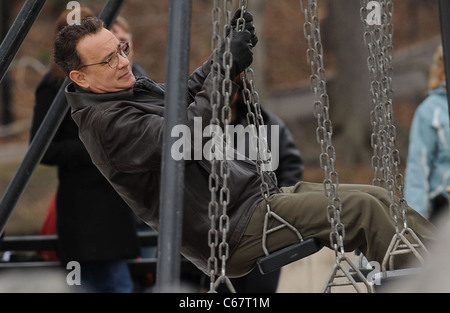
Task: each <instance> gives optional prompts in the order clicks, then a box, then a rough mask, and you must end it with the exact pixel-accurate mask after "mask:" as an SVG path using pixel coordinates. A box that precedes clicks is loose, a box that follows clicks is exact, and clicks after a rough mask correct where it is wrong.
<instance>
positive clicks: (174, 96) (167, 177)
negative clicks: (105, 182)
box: [156, 0, 192, 292]
mask: <svg viewBox="0 0 450 313" xmlns="http://www.w3.org/2000/svg"><path fill="white" fill-rule="evenodd" d="M191 13H192V1H191V0H172V1H171V2H170V7H169V19H170V20H169V38H168V40H169V42H168V49H167V54H168V60H167V81H166V83H167V92H166V99H165V126H164V147H163V163H162V179H161V195H160V200H161V206H160V217H159V219H160V226H159V235H158V263H157V271H156V289H157V291H158V292H179V291H180V289H179V288H180V287H181V286H180V267H181V265H180V262H181V255H180V249H181V237H182V219H183V200H184V196H183V195H184V191H183V185H184V161H183V160H180V161H176V160H175V159H174V158H173V157H172V155H171V147H172V145H173V144H174V143H175V141H176V138H172V137H171V131H172V129H173V127H174V126H176V125H181V124H183V123H185V122H184V121H185V120H186V107H187V103H186V102H187V100H186V99H187V78H188V71H189V50H190V28H191V26H190V23H191Z"/></svg>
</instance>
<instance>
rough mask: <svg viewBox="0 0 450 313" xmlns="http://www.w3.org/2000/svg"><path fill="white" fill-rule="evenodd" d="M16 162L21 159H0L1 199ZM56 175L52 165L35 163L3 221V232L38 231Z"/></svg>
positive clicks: (54, 185)
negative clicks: (8, 215)
mask: <svg viewBox="0 0 450 313" xmlns="http://www.w3.org/2000/svg"><path fill="white" fill-rule="evenodd" d="M20 162H21V160H20V161H13V162H5V163H0V194H1V197H2V198H1V199H2V200H3V197H4V195H5V193H6V189H7V188H8V186H9V185H10V183H11V181H12V179H13V177H14V175H15V174H16V171H17V169H18V168H19V165H20ZM56 175H57V174H56V168H55V167H49V166H43V165H39V166H38V167H37V168H36V170H35V171H34V172H33V174H32V176H31V178H30V180H29V182H28V184H27V186H26V187H25V189H24V191H23V193H22V194H21V196H20V198H19V199H18V201H17V203H16V205H15V207H14V209H13V211H12V213H11V215H10V218H9V220H8V221H7V223H6V226H5V235H32V234H37V233H39V230H40V228H41V226H42V223H43V221H44V219H45V216H46V215H47V210H48V206H49V204H50V201H51V198H52V196H53V194H54V193H55V191H56V188H57V176H56ZM7 209H8V210H9V209H10V208H7Z"/></svg>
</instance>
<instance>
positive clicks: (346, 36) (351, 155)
mask: <svg viewBox="0 0 450 313" xmlns="http://www.w3.org/2000/svg"><path fill="white" fill-rule="evenodd" d="M328 12H329V13H328V18H327V20H326V22H325V23H324V27H323V30H322V31H323V33H324V41H325V42H324V45H325V49H327V45H328V49H327V50H328V52H329V53H328V54H329V55H332V56H334V59H335V62H336V65H335V67H334V68H335V69H336V72H335V75H334V77H333V78H332V79H330V88H329V96H330V116H331V119H332V121H333V126H334V134H333V136H334V138H335V139H334V142H335V144H336V149H337V153H338V156H337V160H338V161H343V162H344V163H346V164H354V163H359V162H362V163H364V162H370V155H371V153H372V150H371V146H370V134H371V132H372V128H371V124H370V111H371V109H372V104H371V100H370V83H369V75H368V69H367V56H368V53H367V48H366V45H365V43H364V37H363V34H364V30H363V24H362V19H361V16H360V1H359V0H332V1H329V2H328ZM325 64H326V61H325Z"/></svg>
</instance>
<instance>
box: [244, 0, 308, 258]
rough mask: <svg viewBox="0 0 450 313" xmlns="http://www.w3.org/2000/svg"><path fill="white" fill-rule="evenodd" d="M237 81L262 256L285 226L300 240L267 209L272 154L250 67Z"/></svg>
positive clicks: (294, 231)
mask: <svg viewBox="0 0 450 313" xmlns="http://www.w3.org/2000/svg"><path fill="white" fill-rule="evenodd" d="M240 8H241V18H240V19H238V23H237V26H236V31H243V30H244V29H245V19H244V13H245V11H246V10H247V1H246V0H240ZM241 78H242V83H243V88H242V96H243V101H244V103H245V104H246V106H247V124H248V125H249V126H250V129H251V135H250V136H251V138H250V144H252V143H253V146H254V147H256V156H257V157H256V169H257V171H258V174H259V176H260V178H261V184H260V191H261V195H262V197H263V199H264V201H265V203H266V214H265V217H264V225H263V234H262V249H263V251H264V253H265V255H269V250H268V248H267V237H268V235H269V234H271V233H273V232H275V231H277V230H279V229H282V228H285V227H287V228H289V229H290V230H291V231H292V232H293V233H294V234H295V235H296V236H297V237H298V239H299V241H303V237H302V235H301V233H300V232H299V231H298V229H296V228H295V227H294V226H292V225H291V224H290V223H289V222H287V221H286V220H285V219H283V218H282V217H281V216H279V215H278V214H277V213H275V212H273V211H272V210H271V207H270V202H269V196H270V189H269V184H268V182H267V180H268V179H272V180H273V182H274V183H275V184H277V177H276V174H275V172H274V171H273V168H272V152H271V151H270V148H269V145H268V139H267V137H268V136H267V126H266V125H265V123H264V118H263V116H262V111H261V105H260V99H259V94H258V92H257V91H256V87H255V75H254V71H253V69H252V68H251V67H248V68H246V69H245V71H244V75H243V76H242V77H241ZM265 174H267V175H268V176H266V175H265ZM272 218H273V219H275V220H277V221H278V222H279V224H278V226H274V227H272V228H270V227H269V221H270V219H272Z"/></svg>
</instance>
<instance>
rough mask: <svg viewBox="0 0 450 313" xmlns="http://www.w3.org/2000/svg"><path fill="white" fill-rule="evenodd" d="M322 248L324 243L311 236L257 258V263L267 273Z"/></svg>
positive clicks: (262, 271)
mask: <svg viewBox="0 0 450 313" xmlns="http://www.w3.org/2000/svg"><path fill="white" fill-rule="evenodd" d="M322 248H323V245H322V244H321V243H320V242H319V240H318V239H316V238H309V239H305V240H303V241H301V242H299V243H296V244H293V245H290V246H287V247H285V248H282V249H280V250H277V251H275V252H272V253H270V254H269V255H266V256H263V257H260V258H258V259H257V260H256V264H258V268H259V271H260V272H261V274H267V273H270V272H272V271H274V270H276V269H279V268H281V267H283V266H285V265H287V264H289V263H292V262H295V261H298V260H300V259H303V258H305V257H307V256H310V255H311V254H314V253H316V252H318V251H320V249H322Z"/></svg>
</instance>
